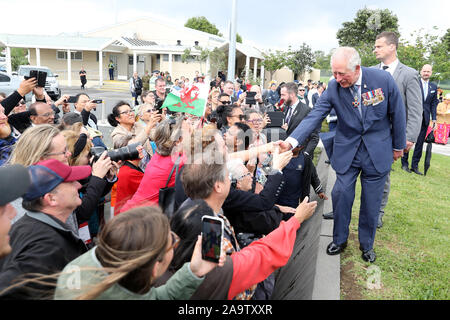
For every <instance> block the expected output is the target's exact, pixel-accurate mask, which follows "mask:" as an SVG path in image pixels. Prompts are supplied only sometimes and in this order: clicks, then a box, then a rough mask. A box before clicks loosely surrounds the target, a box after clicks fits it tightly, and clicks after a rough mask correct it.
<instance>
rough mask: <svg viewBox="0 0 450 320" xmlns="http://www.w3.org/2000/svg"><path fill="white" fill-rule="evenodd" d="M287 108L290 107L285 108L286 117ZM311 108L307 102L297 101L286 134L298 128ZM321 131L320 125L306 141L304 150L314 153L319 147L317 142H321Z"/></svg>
mask: <svg viewBox="0 0 450 320" xmlns="http://www.w3.org/2000/svg"><path fill="white" fill-rule="evenodd" d="M287 110H288V108H286V109H285V110H284V117H285V118H286V115H287ZM311 110H312V109H311V108H310V107H308V106H307V105H306V104H304V103H302V102H301V101H300V100H299V101H298V103H297V106H296V107H295V110H294V112H293V113H292V116H291V120H290V121H289V125H288V128H287V130H286V134H287V135H290V134H291V133H292V132H293V131H294V130H295V128H297V126H298V125H299V124H300V122H301V121H302V120H303V119H304V118H305V117H306V116H307V115H308V113H310V112H311ZM320 125H322V124H320ZM319 131H320V127H318V128H316V130H314V131H313V132H312V133H311V135H310V137H309V138H308V140H307V141H306V142H305V144H306V147H305V150H304V151H305V152H307V153H308V154H310V155H312V154H314V149H315V148H316V147H317V144H318V143H319Z"/></svg>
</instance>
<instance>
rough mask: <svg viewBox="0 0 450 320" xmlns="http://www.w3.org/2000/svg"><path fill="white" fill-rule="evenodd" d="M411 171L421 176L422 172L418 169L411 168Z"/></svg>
mask: <svg viewBox="0 0 450 320" xmlns="http://www.w3.org/2000/svg"><path fill="white" fill-rule="evenodd" d="M411 171H412V172H414V173H415V174H418V175H419V176H423V173H422V172H420V171H419V169H417V168H411Z"/></svg>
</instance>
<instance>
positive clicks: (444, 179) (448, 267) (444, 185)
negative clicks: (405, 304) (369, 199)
mask: <svg viewBox="0 0 450 320" xmlns="http://www.w3.org/2000/svg"><path fill="white" fill-rule="evenodd" d="M410 154H411V155H412V153H410ZM411 155H410V158H411ZM424 156H425V155H423V156H422V159H421V162H420V164H419V169H420V171H422V172H423V160H424ZM393 168H394V171H392V172H391V192H390V196H389V202H388V205H387V207H386V210H385V212H386V213H385V216H384V218H383V222H384V225H383V228H381V229H377V233H376V237H375V244H374V249H375V252H376V254H377V260H376V261H375V263H373V264H372V265H374V266H376V267H378V268H379V270H380V273H379V274H380V280H381V281H380V283H381V288H379V289H369V288H368V285H367V280H369V279H370V278H371V277H372V274H371V273H368V270H370V269H368V268H369V267H370V266H372V265H371V264H369V263H366V262H364V261H363V260H362V259H361V251H360V250H359V241H358V216H359V206H360V195H361V187H360V183H357V188H356V197H355V202H354V205H353V212H352V221H351V224H350V236H349V240H348V246H347V249H346V250H345V251H344V252H343V253H342V254H341V298H342V299H352V298H355V297H356V299H370V300H372V299H373V300H379V299H395V300H397V299H406V300H423V299H443V300H448V299H450V291H449V290H450V250H449V248H450V237H449V236H450V197H449V187H450V184H449V181H450V157H448V156H443V155H439V154H433V156H432V159H431V167H430V169H429V170H428V172H427V175H426V176H419V175H416V174H414V173H407V172H405V171H403V170H402V169H401V163H400V160H398V161H397V162H395V163H394V165H393ZM342 272H344V273H345V274H344V275H343V274H342ZM342 276H344V277H342ZM349 276H350V277H351V279H353V280H352V281H351V282H353V283H345V284H343V283H342V281H343V280H342V279H348V278H349ZM345 281H348V280H345ZM349 287H350V288H352V290H351V291H353V294H350V293H349V291H350V290H343V288H347V289H348V288H349ZM355 292H356V294H355Z"/></svg>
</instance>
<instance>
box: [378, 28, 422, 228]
mask: <svg viewBox="0 0 450 320" xmlns="http://www.w3.org/2000/svg"><path fill="white" fill-rule="evenodd" d="M397 48H398V37H397V35H396V34H395V33H393V32H386V31H385V32H382V33H380V34H379V35H377V37H376V40H375V50H374V53H375V56H376V58H377V60H379V61H381V63H380V64H378V65H376V66H374V67H375V68H378V69H382V70H386V71H387V72H389V73H390V74H391V75H392V76H393V77H394V80H395V83H396V84H397V86H398V88H399V90H400V94H401V96H402V99H403V103H404V105H405V113H406V148H405V150H404V152H408V151H409V149H411V147H412V146H413V145H414V143H416V141H417V136H418V135H419V132H420V126H421V123H422V113H423V107H422V97H421V94H420V93H421V91H420V84H419V75H418V72H417V71H416V70H414V69H412V68H410V67H407V66H405V65H404V64H403V63H401V62H400V61H399V60H398V58H397ZM407 168H408V167H406V169H407ZM406 171H408V172H410V171H409V169H408V170H406ZM390 188H391V180H390V176H389V175H388V177H387V180H386V185H385V188H384V191H383V200H382V201H381V207H380V217H379V219H378V225H377V227H378V228H381V227H382V226H383V220H382V218H383V215H384V208H385V207H386V205H387V202H388V198H389V191H390Z"/></svg>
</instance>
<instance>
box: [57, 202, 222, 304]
mask: <svg viewBox="0 0 450 320" xmlns="http://www.w3.org/2000/svg"><path fill="white" fill-rule="evenodd" d="M130 235H133V236H131V237H130ZM178 241H179V238H178V236H177V235H176V234H175V233H173V232H172V231H171V230H170V226H169V221H168V219H167V217H166V216H165V215H164V214H163V213H162V211H161V209H160V208H158V207H140V208H134V209H131V210H129V211H127V212H124V213H123V214H121V215H119V216H117V217H115V218H114V219H112V220H111V221H109V222H108V223H107V224H106V225H105V228H104V229H103V230H102V232H101V233H100V235H99V238H98V245H97V246H96V247H94V248H93V249H91V250H90V251H88V252H86V253H85V254H83V255H82V256H80V257H78V258H77V259H75V260H73V261H72V262H70V263H69V264H68V265H67V266H66V268H65V269H64V270H63V272H62V274H61V275H60V277H59V279H58V282H57V288H56V291H55V299H63V300H67V299H78V300H90V299H114V300H178V299H189V298H190V297H191V295H192V294H193V293H194V292H195V290H196V289H197V288H198V286H199V285H200V284H201V283H202V282H203V280H204V278H203V276H204V275H205V274H207V273H208V272H210V271H211V270H213V269H214V268H215V267H216V266H217V264H216V263H212V262H208V261H205V260H202V258H201V236H198V238H197V241H196V244H195V248H194V250H193V254H192V258H191V260H190V262H188V263H185V264H184V265H183V266H182V267H181V268H180V270H178V272H176V273H175V274H174V275H173V276H172V278H171V279H170V280H169V281H168V282H167V283H166V284H165V285H162V286H159V287H157V288H155V287H154V286H153V284H154V282H155V280H156V279H158V278H159V277H160V276H161V275H163V274H164V272H165V271H166V270H167V268H168V266H169V264H170V262H171V261H172V258H173V251H174V249H175V248H176V247H177V245H178ZM224 261H225V255H224V254H222V255H221V260H220V261H219V266H223V264H224ZM74 268H76V270H77V272H78V273H77V274H78V275H79V278H78V279H79V280H80V281H79V283H78V286H73V285H71V278H72V277H73V270H74Z"/></svg>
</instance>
